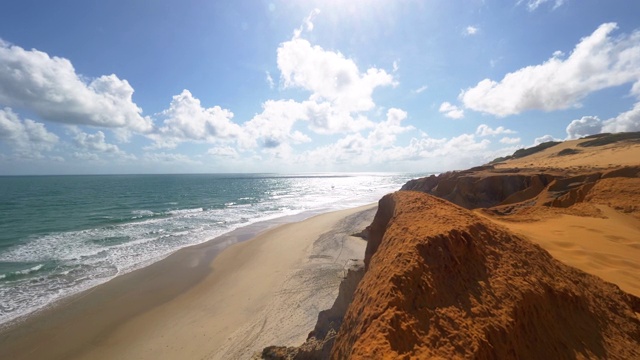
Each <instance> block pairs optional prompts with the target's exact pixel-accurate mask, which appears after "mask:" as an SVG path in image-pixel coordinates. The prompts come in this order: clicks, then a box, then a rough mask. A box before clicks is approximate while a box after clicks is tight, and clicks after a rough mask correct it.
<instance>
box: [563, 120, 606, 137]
mask: <svg viewBox="0 0 640 360" xmlns="http://www.w3.org/2000/svg"><path fill="white" fill-rule="evenodd" d="M600 132H602V121H600V119H599V118H598V117H597V116H583V117H582V118H581V119H578V120H573V121H571V123H570V124H569V125H568V126H567V140H573V139H579V138H581V137H585V136H588V135H593V134H599V133H600Z"/></svg>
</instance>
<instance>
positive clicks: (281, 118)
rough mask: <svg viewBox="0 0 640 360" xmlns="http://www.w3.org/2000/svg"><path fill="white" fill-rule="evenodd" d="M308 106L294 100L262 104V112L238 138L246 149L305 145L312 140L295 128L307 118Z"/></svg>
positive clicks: (271, 101)
mask: <svg viewBox="0 0 640 360" xmlns="http://www.w3.org/2000/svg"><path fill="white" fill-rule="evenodd" d="M306 111H307V109H306V106H305V105H304V104H302V103H299V102H296V101H293V100H269V101H266V102H265V103H264V104H262V112H261V113H260V114H257V115H255V116H254V117H253V118H252V119H251V120H249V121H248V122H246V123H245V124H244V125H243V127H242V134H241V136H240V137H239V138H238V143H239V145H240V146H241V147H242V148H244V149H249V148H255V147H262V148H277V147H279V146H281V145H284V144H288V143H290V142H291V143H295V144H300V143H305V142H309V141H311V139H310V138H309V137H308V136H307V135H305V134H303V133H301V132H300V131H298V130H295V131H294V130H293V126H294V124H295V123H296V121H298V120H303V119H306V118H307V112H306Z"/></svg>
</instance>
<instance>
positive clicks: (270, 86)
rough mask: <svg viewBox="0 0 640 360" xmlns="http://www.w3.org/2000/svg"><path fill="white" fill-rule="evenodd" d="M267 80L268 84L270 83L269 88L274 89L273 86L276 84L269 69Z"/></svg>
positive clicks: (266, 72) (266, 73) (266, 74)
mask: <svg viewBox="0 0 640 360" xmlns="http://www.w3.org/2000/svg"><path fill="white" fill-rule="evenodd" d="M265 80H266V82H267V84H269V88H270V89H273V87H274V86H275V83H274V82H273V78H272V77H271V74H270V73H269V72H268V71H265Z"/></svg>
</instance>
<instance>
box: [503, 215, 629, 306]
mask: <svg viewBox="0 0 640 360" xmlns="http://www.w3.org/2000/svg"><path fill="white" fill-rule="evenodd" d="M598 208H599V209H600V211H602V213H603V215H604V216H605V217H604V218H594V217H587V216H574V215H558V216H555V217H550V218H545V219H542V220H540V221H535V222H512V221H500V220H499V218H495V217H492V218H491V219H492V220H494V221H495V222H497V223H499V224H501V225H504V226H506V227H508V228H509V229H510V230H512V231H513V232H514V233H517V234H522V235H524V236H525V237H526V238H528V239H529V240H531V241H533V242H535V243H537V244H539V245H540V246H542V247H543V248H544V249H545V250H547V251H549V252H550V253H551V255H553V257H555V258H556V259H558V260H560V261H562V262H564V263H565V264H567V265H571V266H574V267H576V268H578V269H580V270H582V271H585V272H587V273H590V274H593V275H596V276H599V277H601V278H602V279H604V280H606V281H609V282H612V283H614V284H616V285H618V286H619V287H620V288H621V289H622V290H624V291H626V292H628V293H630V294H634V295H636V296H638V297H640V221H639V220H637V219H635V218H633V217H631V216H629V215H625V214H621V213H619V212H617V211H615V210H612V209H611V208H609V207H607V206H602V205H600V206H598Z"/></svg>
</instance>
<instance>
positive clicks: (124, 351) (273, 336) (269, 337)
mask: <svg viewBox="0 0 640 360" xmlns="http://www.w3.org/2000/svg"><path fill="white" fill-rule="evenodd" d="M375 210H376V206H375V205H367V206H363V207H359V208H354V209H348V210H341V211H337V212H332V213H327V214H322V215H318V216H315V217H312V218H310V219H307V220H304V221H301V222H296V223H290V224H285V225H280V226H277V227H275V228H272V229H270V230H267V231H265V232H263V233H261V234H259V235H257V236H256V237H254V238H252V239H251V240H247V241H244V242H241V243H238V244H235V245H232V246H230V247H228V248H226V249H224V250H222V251H220V250H221V247H222V246H223V245H224V244H225V243H233V242H237V241H239V240H243V239H238V238H229V239H227V240H224V239H223V241H222V242H221V241H220V239H218V241H212V242H209V243H205V244H201V245H197V246H193V247H189V248H186V249H182V250H180V251H178V252H176V253H174V254H172V255H171V256H169V257H168V258H166V259H164V260H161V261H159V262H157V263H154V264H152V265H150V266H148V267H146V268H143V269H140V270H137V271H134V272H132V273H129V274H126V275H123V276H120V277H117V278H115V279H113V280H111V281H109V282H107V283H105V284H103V285H100V286H97V287H95V288H93V289H91V290H89V291H86V292H84V293H81V294H79V295H76V296H73V297H71V298H68V299H66V300H63V301H62V302H60V303H59V304H56V305H55V306H53V307H51V308H49V309H47V310H45V311H42V312H41V313H39V314H37V315H35V316H31V317H29V318H28V319H27V320H25V321H23V322H21V323H19V324H18V325H16V326H13V327H9V328H8V329H4V330H2V332H0V358H2V359H178V358H181V359H232V358H248V357H250V356H251V355H252V354H253V353H254V352H256V351H259V350H261V349H262V348H263V347H265V346H267V345H270V344H274V343H277V344H283V345H297V344H299V343H301V342H303V341H304V340H305V338H306V334H307V333H308V332H309V331H311V330H312V329H313V326H314V324H315V321H316V319H317V314H318V312H319V311H320V310H323V309H326V308H329V307H331V304H332V303H333V301H334V299H335V297H336V296H337V291H338V286H339V283H340V280H341V276H342V274H343V268H344V266H345V264H346V263H347V261H348V260H349V259H351V258H360V259H361V258H362V257H363V255H364V248H365V246H366V242H365V241H364V240H362V239H360V238H356V237H353V236H350V234H352V233H354V232H358V231H360V230H362V229H363V228H364V227H366V226H367V225H368V224H369V223H371V220H372V219H373V215H374V214H375Z"/></svg>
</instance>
